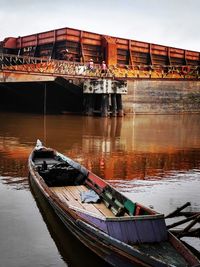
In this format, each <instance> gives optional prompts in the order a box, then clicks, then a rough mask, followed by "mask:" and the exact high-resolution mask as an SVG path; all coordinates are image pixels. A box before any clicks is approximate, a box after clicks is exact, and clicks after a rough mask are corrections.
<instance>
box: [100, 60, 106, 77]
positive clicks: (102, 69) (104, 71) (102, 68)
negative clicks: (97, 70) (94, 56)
mask: <svg viewBox="0 0 200 267" xmlns="http://www.w3.org/2000/svg"><path fill="white" fill-rule="evenodd" d="M101 73H105V74H106V73H107V66H106V62H105V61H102V63H101Z"/></svg>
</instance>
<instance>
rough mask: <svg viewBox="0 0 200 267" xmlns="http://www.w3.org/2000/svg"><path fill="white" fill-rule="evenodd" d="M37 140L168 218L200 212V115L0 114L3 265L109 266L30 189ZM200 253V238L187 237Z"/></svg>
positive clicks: (0, 249)
mask: <svg viewBox="0 0 200 267" xmlns="http://www.w3.org/2000/svg"><path fill="white" fill-rule="evenodd" d="M37 139H40V140H41V141H42V142H43V143H44V144H45V145H46V146H49V147H53V148H55V149H57V150H58V151H60V152H61V153H63V154H65V155H67V156H69V157H71V158H73V159H74V160H76V161H78V162H79V163H81V164H82V165H84V166H85V167H87V168H88V169H90V170H92V171H93V172H94V173H96V174H98V175H100V176H101V177H102V178H104V179H106V180H107V181H108V182H110V183H111V184H112V185H113V186H115V187H116V188H117V189H119V190H120V191H121V192H122V193H124V194H125V195H127V196H129V197H130V198H131V199H133V200H134V201H137V202H140V203H143V204H144V205H146V206H151V207H152V206H153V208H154V209H155V210H157V211H159V212H161V213H164V214H168V213H169V212H171V211H173V210H174V209H176V208H177V207H178V206H181V205H183V204H184V203H186V202H187V201H190V202H191V207H188V208H187V210H188V211H200V193H199V192H200V115H198V114H191V115H169V116H168V115H137V116H130V117H128V116H127V117H124V118H97V117H94V118H92V117H83V116H72V115H48V116H46V117H44V116H42V115H33V114H22V113H2V112H1V113H0V267H14V266H15V267H27V266H29V267H37V266H38V267H43V266H45V267H49V266H58V267H63V266H71V267H79V266H80V267H83V266H85V267H86V266H88V267H90V266H95V267H98V266H101V267H107V266H108V265H107V264H106V263H104V261H103V260H101V259H99V258H98V257H97V256H95V255H94V254H93V253H92V252H90V251H89V250H88V249H87V248H85V247H84V246H83V245H82V244H81V243H80V242H79V241H78V240H76V239H75V238H74V237H73V236H72V235H71V234H70V233H69V232H68V231H67V230H66V229H65V228H64V227H63V225H62V224H61V223H60V221H59V219H57V217H56V216H55V214H54V213H53V212H52V210H51V209H50V208H49V206H48V204H47V203H46V202H45V201H44V199H42V197H41V195H40V194H38V193H37V192H35V191H34V189H33V188H30V186H29V181H28V170H27V158H28V155H29V153H30V152H31V150H32V148H33V147H34V145H35V142H36V140H37ZM187 241H188V242H189V243H190V244H193V245H194V246H195V247H196V248H197V249H200V240H199V239H198V238H193V239H187Z"/></svg>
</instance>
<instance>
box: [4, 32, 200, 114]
mask: <svg viewBox="0 0 200 267" xmlns="http://www.w3.org/2000/svg"><path fill="white" fill-rule="evenodd" d="M91 60H92V61H93V67H92V69H91V68H90V67H89V62H90V61H91ZM103 61H104V62H105V63H106V69H104V70H103V68H102V62H103ZM137 79H139V80H140V79H147V80H199V79H200V52H195V51H188V50H184V49H179V48H173V47H167V46H163V45H157V44H151V43H146V42H140V41H135V40H128V39H123V38H118V37H112V36H106V35H102V34H97V33H91V32H87V31H81V30H77V29H71V28H62V29H57V30H51V31H47V32H42V33H36V34H32V35H28V36H23V37H16V38H15V37H8V38H5V39H4V40H3V41H1V42H0V86H2V87H3V88H4V89H5V90H6V88H8V86H7V84H9V88H11V87H14V86H15V85H16V84H17V83H18V84H19V83H28V82H32V83H33V87H35V86H36V83H37V84H42V83H47V82H48V83H55V88H57V86H58V83H59V86H61V87H62V89H63V90H65V93H66V89H67V90H68V91H70V90H69V87H70V86H71V85H70V84H73V85H74V90H71V92H72V91H73V92H72V93H73V94H75V93H76V96H74V97H76V98H75V100H74V103H75V102H77V92H76V91H77V90H78V87H79V89H80V88H81V90H82V91H81V92H82V93H79V98H82V99H83V101H82V105H83V107H82V109H83V113H84V114H86V115H89V116H90V115H94V114H99V113H100V114H101V116H104V117H107V116H109V114H112V116H123V105H122V95H123V94H127V88H128V87H127V81H128V80H137ZM69 83H70V84H69ZM24 86H26V84H25V85H24ZM38 86H39V85H38ZM45 86H46V85H45ZM27 88H30V87H28V84H27ZM5 90H4V91H5ZM2 91H3V90H2ZM7 91H8V90H7ZM35 91H36V90H34V91H33V93H32V94H34V93H35ZM55 91H56V93H57V94H59V90H55ZM79 91H80V90H79ZM3 93H4V92H3ZM4 95H5V94H4ZM8 98H9V97H8ZM52 100H53V97H52ZM69 102H73V101H69ZM77 103H78V102H77Z"/></svg>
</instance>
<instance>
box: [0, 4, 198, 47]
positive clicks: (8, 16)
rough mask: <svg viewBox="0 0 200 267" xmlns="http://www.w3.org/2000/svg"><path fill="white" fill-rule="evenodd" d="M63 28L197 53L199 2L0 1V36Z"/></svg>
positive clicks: (0, 37)
mask: <svg viewBox="0 0 200 267" xmlns="http://www.w3.org/2000/svg"><path fill="white" fill-rule="evenodd" d="M64 27H69V28H75V29H80V30H85V31H91V32H96V33H100V34H107V35H112V36H116V37H122V38H128V39H133V40H138V41H145V42H150V43H156V44H163V45H168V46H172V47H179V48H184V49H188V50H195V51H200V0H98V1H96V0H71V1H69V0H0V40H3V39H4V38H5V37H9V36H13V37H17V36H23V35H29V34H34V33H38V32H43V31H47V30H52V29H59V28H64Z"/></svg>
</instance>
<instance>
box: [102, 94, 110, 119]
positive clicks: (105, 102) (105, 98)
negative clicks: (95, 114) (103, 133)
mask: <svg viewBox="0 0 200 267" xmlns="http://www.w3.org/2000/svg"><path fill="white" fill-rule="evenodd" d="M108 108H109V94H102V98H101V116H102V117H108Z"/></svg>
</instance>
